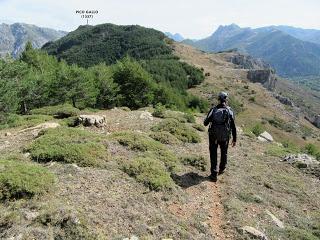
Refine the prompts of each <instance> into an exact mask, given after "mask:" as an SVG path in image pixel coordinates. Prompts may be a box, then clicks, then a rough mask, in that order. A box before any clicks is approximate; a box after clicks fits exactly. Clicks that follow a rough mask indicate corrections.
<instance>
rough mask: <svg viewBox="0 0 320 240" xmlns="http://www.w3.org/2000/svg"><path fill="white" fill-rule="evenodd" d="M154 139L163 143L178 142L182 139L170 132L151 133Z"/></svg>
mask: <svg viewBox="0 0 320 240" xmlns="http://www.w3.org/2000/svg"><path fill="white" fill-rule="evenodd" d="M149 136H150V137H151V138H153V139H154V140H156V141H158V142H161V143H163V144H170V145H171V144H178V143H179V142H180V141H179V140H178V139H177V138H176V137H175V136H173V135H172V134H171V133H169V132H165V131H164V132H153V133H150V135H149Z"/></svg>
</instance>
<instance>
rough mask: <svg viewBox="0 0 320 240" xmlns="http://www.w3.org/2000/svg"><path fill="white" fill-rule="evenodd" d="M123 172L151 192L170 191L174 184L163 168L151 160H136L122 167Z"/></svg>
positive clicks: (159, 163) (160, 164)
mask: <svg viewBox="0 0 320 240" xmlns="http://www.w3.org/2000/svg"><path fill="white" fill-rule="evenodd" d="M123 170H124V172H126V173H127V174H128V175H129V176H131V177H134V178H135V179H136V180H137V181H138V182H141V183H143V184H144V185H145V186H147V187H149V188H150V189H151V190H155V191H159V190H165V189H171V188H172V187H173V186H174V182H173V180H172V178H171V177H170V174H169V173H168V172H167V171H166V168H165V166H164V165H163V164H162V163H161V162H159V161H157V160H155V159H152V158H138V159H135V160H133V161H132V162H131V163H129V164H127V165H125V166H124V167H123Z"/></svg>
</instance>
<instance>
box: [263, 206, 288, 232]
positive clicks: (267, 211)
mask: <svg viewBox="0 0 320 240" xmlns="http://www.w3.org/2000/svg"><path fill="white" fill-rule="evenodd" d="M266 213H267V214H268V215H269V216H270V217H271V219H272V221H273V222H274V223H275V224H276V225H277V226H278V227H279V228H282V229H283V228H284V224H283V222H281V221H280V220H279V219H278V218H277V217H276V216H275V215H273V214H272V213H271V212H270V211H269V210H266Z"/></svg>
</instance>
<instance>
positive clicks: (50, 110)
mask: <svg viewBox="0 0 320 240" xmlns="http://www.w3.org/2000/svg"><path fill="white" fill-rule="evenodd" d="M30 112H31V114H42V115H50V116H54V117H56V118H68V117H73V116H77V115H79V113H80V110H79V109H77V108H74V107H73V106H72V105H70V104H63V105H56V106H48V107H43V108H37V109H33V110H31V111H30Z"/></svg>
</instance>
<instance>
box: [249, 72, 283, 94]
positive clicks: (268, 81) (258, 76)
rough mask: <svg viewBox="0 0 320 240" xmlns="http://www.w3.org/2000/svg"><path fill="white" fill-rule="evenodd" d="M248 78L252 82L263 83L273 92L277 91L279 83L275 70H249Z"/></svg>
mask: <svg viewBox="0 0 320 240" xmlns="http://www.w3.org/2000/svg"><path fill="white" fill-rule="evenodd" d="M247 78H248V80H249V81H251V82H254V83H261V84H262V85H263V86H264V87H265V88H267V89H268V90H271V91H273V90H274V89H275V87H276V83H277V78H276V74H275V72H274V70H273V69H260V70H249V71H248V74H247Z"/></svg>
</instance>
